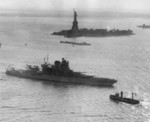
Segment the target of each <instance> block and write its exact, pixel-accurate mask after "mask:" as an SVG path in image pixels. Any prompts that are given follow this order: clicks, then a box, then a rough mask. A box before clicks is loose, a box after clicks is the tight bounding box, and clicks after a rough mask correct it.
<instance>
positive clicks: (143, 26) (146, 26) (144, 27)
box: [137, 24, 150, 29]
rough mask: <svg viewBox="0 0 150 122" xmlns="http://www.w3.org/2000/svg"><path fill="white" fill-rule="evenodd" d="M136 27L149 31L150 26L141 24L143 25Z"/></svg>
mask: <svg viewBox="0 0 150 122" xmlns="http://www.w3.org/2000/svg"><path fill="white" fill-rule="evenodd" d="M137 27H139V28H143V29H150V25H145V24H143V25H138V26H137Z"/></svg>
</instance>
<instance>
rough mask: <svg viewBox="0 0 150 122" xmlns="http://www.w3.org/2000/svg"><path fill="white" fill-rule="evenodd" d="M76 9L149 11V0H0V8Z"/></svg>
mask: <svg viewBox="0 0 150 122" xmlns="http://www.w3.org/2000/svg"><path fill="white" fill-rule="evenodd" d="M72 8H75V9H77V10H83V11H84V10H85V11H88V10H90V11H118V12H120V11H121V12H134V13H145V12H146V13H149V12H150V0H0V10H4V9H14V10H15V9H16V10H21V9H23V10H29V9H30V10H32V9H33V10H34V9H35V10H60V11H62V10H72Z"/></svg>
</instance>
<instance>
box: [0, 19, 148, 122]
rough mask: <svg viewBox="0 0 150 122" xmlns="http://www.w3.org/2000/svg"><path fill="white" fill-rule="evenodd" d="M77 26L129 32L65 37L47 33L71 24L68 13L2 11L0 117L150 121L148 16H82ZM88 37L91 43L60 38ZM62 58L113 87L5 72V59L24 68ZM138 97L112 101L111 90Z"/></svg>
mask: <svg viewBox="0 0 150 122" xmlns="http://www.w3.org/2000/svg"><path fill="white" fill-rule="evenodd" d="M78 22H79V27H80V28H107V29H114V28H115V29H131V30H133V32H134V33H135V35H132V36H120V37H80V38H65V37H63V36H54V35H51V33H52V32H54V31H60V30H62V29H70V28H71V26H72V17H70V18H69V17H67V18H65V17H62V18H61V17H24V16H20V17H19V16H1V17H0V43H1V47H0V122H150V75H149V74H150V30H148V29H141V28H138V27H137V25H140V24H144V23H145V24H147V23H148V22H149V19H148V18H104V17H103V18H101V17H96V18H84V17H81V18H79V19H78ZM60 41H73V42H87V43H90V44H91V46H77V45H68V44H61V43H60ZM46 55H48V56H49V62H50V63H53V62H54V61H55V60H61V58H66V59H67V60H69V62H70V67H71V69H73V70H75V71H80V72H83V73H85V74H88V75H94V76H98V77H106V78H114V79H116V80H118V82H117V84H115V85H114V87H111V88H106V87H96V86H86V85H73V84H63V83H52V82H44V81H36V80H31V79H25V78H18V77H12V76H8V75H6V74H5V71H6V69H7V67H8V66H9V65H13V66H15V67H16V68H24V66H25V65H26V64H31V65H40V64H41V63H43V61H44V60H43V58H44V57H45V56H46ZM120 91H124V95H125V96H127V97H131V93H132V92H134V93H136V95H135V98H137V99H139V100H140V101H141V103H140V104H139V105H128V104H124V103H116V102H113V101H111V100H110V99H109V95H110V94H114V93H116V92H120Z"/></svg>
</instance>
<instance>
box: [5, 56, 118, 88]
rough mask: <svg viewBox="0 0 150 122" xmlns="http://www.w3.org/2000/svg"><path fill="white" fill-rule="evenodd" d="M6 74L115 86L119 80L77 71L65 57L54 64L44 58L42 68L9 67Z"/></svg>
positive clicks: (36, 78) (30, 66)
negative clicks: (19, 68)
mask: <svg viewBox="0 0 150 122" xmlns="http://www.w3.org/2000/svg"><path fill="white" fill-rule="evenodd" d="M6 74H7V75H12V76H16V77H22V78H30V79H35V80H44V81H51V82H52V81H53V82H62V83H73V84H87V85H96V86H113V84H114V83H116V82H117V80H115V79H109V78H98V77H94V76H88V75H85V74H83V73H81V72H75V71H73V70H71V69H70V68H69V62H68V61H67V60H65V59H64V58H62V61H55V62H54V64H50V63H48V61H45V59H44V63H43V64H41V68H40V67H39V66H32V65H27V67H26V69H21V70H17V69H15V68H13V67H9V68H8V69H7V70H6Z"/></svg>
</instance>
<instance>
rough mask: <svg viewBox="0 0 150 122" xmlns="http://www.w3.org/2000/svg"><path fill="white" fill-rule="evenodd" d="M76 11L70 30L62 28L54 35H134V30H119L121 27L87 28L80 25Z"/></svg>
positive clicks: (71, 36)
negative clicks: (108, 28) (110, 28)
mask: <svg viewBox="0 0 150 122" xmlns="http://www.w3.org/2000/svg"><path fill="white" fill-rule="evenodd" d="M73 11H74V20H73V24H72V28H71V29H70V30H61V31H59V32H53V33H52V35H59V36H64V37H68V38H69V37H70V38H73V37H109V36H129V35H134V33H133V31H132V30H130V29H128V30H119V29H112V30H107V29H87V28H81V29H79V27H78V21H77V12H76V11H75V10H74V9H73Z"/></svg>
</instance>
